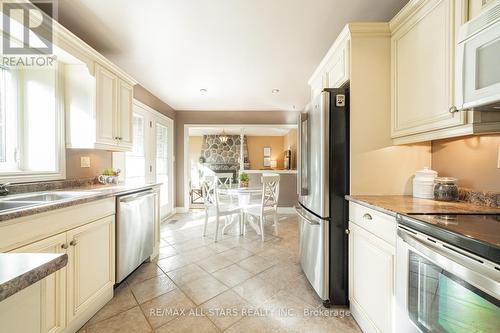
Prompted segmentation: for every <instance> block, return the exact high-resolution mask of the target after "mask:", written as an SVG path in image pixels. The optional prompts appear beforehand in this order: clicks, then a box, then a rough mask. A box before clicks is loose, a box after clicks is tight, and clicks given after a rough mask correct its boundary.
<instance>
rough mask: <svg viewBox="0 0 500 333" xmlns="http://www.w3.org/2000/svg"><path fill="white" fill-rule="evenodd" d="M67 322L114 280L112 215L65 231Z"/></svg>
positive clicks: (113, 218)
mask: <svg viewBox="0 0 500 333" xmlns="http://www.w3.org/2000/svg"><path fill="white" fill-rule="evenodd" d="M67 240H68V243H69V248H68V257H69V258H68V268H67V271H68V273H67V276H68V279H67V281H68V297H67V300H68V308H67V309H68V321H72V320H73V319H74V318H76V317H78V316H79V315H80V314H82V313H84V312H85V311H86V310H90V308H91V307H93V306H95V301H96V300H97V299H99V298H100V296H102V295H103V294H104V293H106V292H108V291H109V289H110V288H112V287H113V284H114V282H115V275H114V271H115V270H114V267H115V255H114V253H115V216H114V215H112V216H108V217H105V218H103V219H100V220H97V221H95V222H92V223H89V224H86V225H83V226H81V227H78V228H76V229H72V230H70V231H68V232H67Z"/></svg>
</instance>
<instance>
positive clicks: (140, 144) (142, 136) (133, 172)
mask: <svg viewBox="0 0 500 333" xmlns="http://www.w3.org/2000/svg"><path fill="white" fill-rule="evenodd" d="M132 132H133V134H132V135H133V145H132V151H130V152H127V153H126V155H125V180H126V182H127V183H129V184H132V185H135V184H137V185H139V184H144V183H146V182H148V183H149V182H151V181H152V180H151V179H150V175H149V174H150V171H149V168H150V163H149V161H148V155H149V151H148V148H149V145H148V142H149V140H148V138H149V136H148V135H147V133H149V115H148V113H147V112H145V111H144V110H143V109H141V108H140V107H137V106H135V105H134V112H133V115H132Z"/></svg>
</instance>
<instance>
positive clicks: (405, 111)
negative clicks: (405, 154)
mask: <svg viewBox="0 0 500 333" xmlns="http://www.w3.org/2000/svg"><path fill="white" fill-rule="evenodd" d="M466 20H467V8H466V6H465V2H464V1H462V0H414V1H410V2H409V3H408V4H407V5H406V6H405V7H404V8H403V9H402V10H401V12H400V13H399V14H397V15H396V16H395V17H394V18H393V19H392V21H391V22H390V28H391V34H392V37H391V76H392V77H391V111H392V114H391V137H392V138H393V141H394V143H396V144H402V143H411V142H421V141H429V140H434V139H441V138H447V137H453V136H460V135H468V134H477V133H482V132H491V131H492V130H493V131H494V130H495V129H494V128H492V125H491V124H492V123H493V124H495V122H494V121H495V119H496V117H497V116H496V115H494V116H493V117H490V114H485V113H481V112H475V111H469V112H465V111H457V108H456V107H455V91H454V87H455V47H456V36H457V31H458V28H459V27H460V25H462V24H463V23H464V22H465V21H466ZM499 120H500V119H499ZM488 122H490V123H489V124H488ZM496 124H497V125H496V126H498V123H496ZM494 126H495V125H494ZM496 130H497V131H498V130H499V129H498V128H497V129H496Z"/></svg>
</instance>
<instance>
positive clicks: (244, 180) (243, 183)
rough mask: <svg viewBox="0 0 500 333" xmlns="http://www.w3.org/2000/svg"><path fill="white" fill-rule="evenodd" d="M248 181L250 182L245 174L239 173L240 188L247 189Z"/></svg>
mask: <svg viewBox="0 0 500 333" xmlns="http://www.w3.org/2000/svg"><path fill="white" fill-rule="evenodd" d="M249 181H250V178H249V177H248V174H247V173H246V172H241V173H240V186H241V187H248V182H249Z"/></svg>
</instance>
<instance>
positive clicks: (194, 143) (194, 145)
mask: <svg viewBox="0 0 500 333" xmlns="http://www.w3.org/2000/svg"><path fill="white" fill-rule="evenodd" d="M202 145H203V137H202V136H190V137H189V162H190V163H194V164H197V163H198V159H199V158H200V156H201V146H202Z"/></svg>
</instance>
